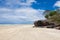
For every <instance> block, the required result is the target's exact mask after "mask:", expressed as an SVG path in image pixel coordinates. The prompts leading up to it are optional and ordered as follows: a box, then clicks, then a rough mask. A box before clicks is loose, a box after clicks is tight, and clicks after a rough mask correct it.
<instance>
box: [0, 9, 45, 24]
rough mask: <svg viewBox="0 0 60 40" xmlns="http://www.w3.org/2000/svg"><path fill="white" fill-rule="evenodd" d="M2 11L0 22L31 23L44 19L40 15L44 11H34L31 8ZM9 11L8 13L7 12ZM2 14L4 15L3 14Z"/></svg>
mask: <svg viewBox="0 0 60 40" xmlns="http://www.w3.org/2000/svg"><path fill="white" fill-rule="evenodd" d="M1 10H2V13H0V19H1V20H0V22H5V21H7V22H8V21H9V22H12V23H13V22H17V23H19V22H28V21H30V22H33V21H35V20H42V19H45V18H44V16H43V15H42V12H44V10H36V9H33V8H25V9H23V8H20V9H15V10H12V9H6V8H4V9H0V11H1ZM8 10H9V11H8ZM3 12H4V13H3ZM3 19H4V20H3Z"/></svg>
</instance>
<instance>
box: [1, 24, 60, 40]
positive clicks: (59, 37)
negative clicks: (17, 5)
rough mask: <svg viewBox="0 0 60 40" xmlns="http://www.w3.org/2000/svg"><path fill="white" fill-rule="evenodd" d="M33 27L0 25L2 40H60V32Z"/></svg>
mask: <svg viewBox="0 0 60 40" xmlns="http://www.w3.org/2000/svg"><path fill="white" fill-rule="evenodd" d="M32 26H33V25H0V40H60V30H56V29H47V28H33V27H32Z"/></svg>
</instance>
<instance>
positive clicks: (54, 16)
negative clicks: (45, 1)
mask: <svg viewBox="0 0 60 40" xmlns="http://www.w3.org/2000/svg"><path fill="white" fill-rule="evenodd" d="M59 12H60V10H59ZM59 12H58V9H57V10H56V11H50V12H49V13H48V14H46V15H45V18H47V20H48V21H49V22H54V23H58V24H60V13H59Z"/></svg>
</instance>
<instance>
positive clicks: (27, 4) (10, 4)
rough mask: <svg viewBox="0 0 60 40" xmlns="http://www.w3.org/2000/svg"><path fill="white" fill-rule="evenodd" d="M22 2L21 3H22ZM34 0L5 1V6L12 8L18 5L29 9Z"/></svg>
mask: <svg viewBox="0 0 60 40" xmlns="http://www.w3.org/2000/svg"><path fill="white" fill-rule="evenodd" d="M22 1H23V2H22ZM33 2H35V3H36V1H35V0H26V1H24V0H6V6H8V7H14V6H15V5H20V6H22V7H30V6H31V5H32V3H33Z"/></svg>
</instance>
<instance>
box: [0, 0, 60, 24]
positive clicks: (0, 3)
mask: <svg viewBox="0 0 60 40" xmlns="http://www.w3.org/2000/svg"><path fill="white" fill-rule="evenodd" d="M57 7H58V8H60V1H59V0H0V24H29V23H33V22H34V21H36V20H45V19H46V18H45V17H44V15H43V12H44V11H45V10H55V9H56V8H57Z"/></svg>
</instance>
